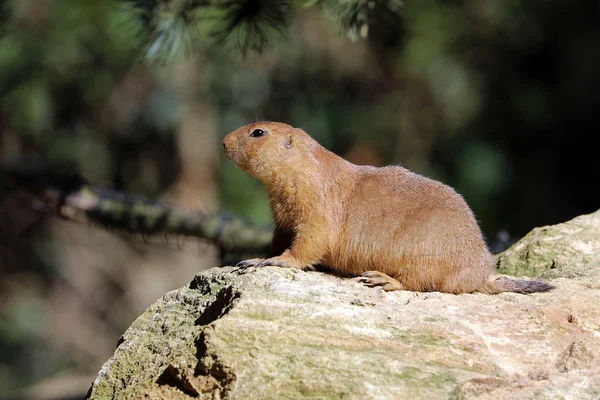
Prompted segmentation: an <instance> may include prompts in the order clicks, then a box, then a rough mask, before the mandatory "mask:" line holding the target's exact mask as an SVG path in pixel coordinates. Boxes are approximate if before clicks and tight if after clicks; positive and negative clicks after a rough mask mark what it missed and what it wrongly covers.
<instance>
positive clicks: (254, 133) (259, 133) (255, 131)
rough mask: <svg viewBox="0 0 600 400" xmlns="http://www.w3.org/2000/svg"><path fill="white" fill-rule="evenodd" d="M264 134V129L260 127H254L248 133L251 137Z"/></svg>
mask: <svg viewBox="0 0 600 400" xmlns="http://www.w3.org/2000/svg"><path fill="white" fill-rule="evenodd" d="M264 135H265V131H263V130H262V129H255V130H253V131H252V133H251V134H250V136H252V137H261V136H264Z"/></svg>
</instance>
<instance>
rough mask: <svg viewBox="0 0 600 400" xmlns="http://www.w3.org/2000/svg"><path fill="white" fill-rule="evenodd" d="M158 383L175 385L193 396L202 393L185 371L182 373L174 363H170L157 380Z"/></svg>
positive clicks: (195, 396)
mask: <svg viewBox="0 0 600 400" xmlns="http://www.w3.org/2000/svg"><path fill="white" fill-rule="evenodd" d="M156 384H157V385H158V386H163V385H167V386H171V387H174V388H176V389H179V390H181V391H182V392H183V393H185V394H187V395H188V396H190V397H193V398H197V397H198V396H199V395H200V393H198V391H197V390H196V389H195V388H194V386H192V384H191V383H190V381H189V380H188V378H187V377H186V376H185V373H182V372H181V371H180V370H179V369H178V368H176V367H174V366H173V365H168V366H167V368H165V370H164V371H163V373H162V374H161V375H160V376H159V377H158V379H157V380H156Z"/></svg>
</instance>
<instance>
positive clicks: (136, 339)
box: [89, 213, 600, 399]
mask: <svg viewBox="0 0 600 400" xmlns="http://www.w3.org/2000/svg"><path fill="white" fill-rule="evenodd" d="M599 259H600V213H596V214H591V215H588V216H581V217H578V218H576V219H574V220H572V221H569V222H567V223H565V224H560V225H556V226H551V227H543V228H537V229H535V230H534V231H532V232H531V233H530V234H529V235H528V236H526V237H525V238H523V240H522V241H520V242H519V243H517V244H516V245H515V246H513V247H512V248H511V249H509V250H507V251H506V252H505V253H503V254H502V255H500V256H499V257H498V264H499V268H500V271H502V272H503V273H510V274H513V275H518V276H521V275H530V276H531V275H535V276H541V277H543V278H549V279H551V282H552V283H553V284H555V285H556V286H557V288H556V289H555V290H553V291H552V292H549V293H537V294H532V295H520V294H514V293H503V294H499V295H485V294H464V295H450V294H442V293H413V292H405V291H401V292H390V293H386V292H383V291H382V290H381V289H379V288H367V287H364V286H363V285H361V284H360V283H358V282H357V281H355V280H352V279H343V278H339V277H336V276H332V275H329V274H325V273H320V272H302V271H298V270H288V269H280V268H275V267H266V268H261V269H255V268H250V269H246V270H244V269H239V268H232V267H228V268H215V269H211V270H208V271H205V272H203V273H201V274H198V275H197V276H196V277H195V278H194V280H193V281H192V282H191V283H190V284H189V285H188V286H186V287H183V288H181V289H179V290H176V291H173V292H170V293H168V294H167V295H165V296H164V297H163V298H162V299H160V300H159V301H157V302H156V303H155V304H154V305H152V306H151V307H150V308H148V310H147V311H146V312H145V313H144V314H143V315H141V316H140V317H139V318H138V319H137V320H136V321H135V322H134V323H133V324H132V326H131V327H130V328H129V329H128V330H127V332H125V334H124V335H123V337H122V338H121V340H120V342H119V345H118V347H117V349H116V351H115V354H114V356H113V357H112V358H111V359H110V360H108V361H107V362H106V364H105V365H104V366H103V367H102V369H101V371H100V372H99V374H98V377H97V379H96V380H95V382H94V384H93V386H92V388H91V389H90V392H89V397H90V398H93V399H111V398H118V399H139V398H151V399H188V398H198V399H292V398H293V399H302V398H306V399H405V398H426V399H463V398H464V399H471V398H477V399H499V398H503V399H508V398H510V399H533V398H536V399H537V398H571V399H597V398H598V397H599V396H600V262H599Z"/></svg>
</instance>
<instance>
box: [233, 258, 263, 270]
mask: <svg viewBox="0 0 600 400" xmlns="http://www.w3.org/2000/svg"><path fill="white" fill-rule="evenodd" d="M263 260H264V258H251V259H249V260H243V261H240V262H239V263H237V264H235V266H236V267H243V268H246V267H256V266H257V264H258V263H260V262H261V261H263Z"/></svg>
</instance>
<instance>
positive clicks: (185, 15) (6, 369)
mask: <svg viewBox="0 0 600 400" xmlns="http://www.w3.org/2000/svg"><path fill="white" fill-rule="evenodd" d="M204 3H205V2H202V1H196V2H193V1H192V2H190V1H179V2H164V1H158V0H156V1H144V0H139V1H118V0H106V1H79V0H61V1H51V0H12V1H8V0H4V1H1V2H0V30H1V32H2V35H1V36H0V93H1V97H0V134H1V135H2V136H1V141H0V156H1V158H2V160H9V159H11V158H16V157H21V156H24V155H30V154H43V155H44V156H46V157H48V158H49V159H50V160H51V161H52V162H54V163H57V164H67V165H70V166H71V168H73V169H74V170H77V171H79V172H80V173H81V174H82V175H83V176H85V177H86V178H87V179H88V180H90V181H91V182H94V183H102V184H108V185H110V186H113V187H116V188H118V189H122V190H124V191H128V192H141V193H144V194H146V195H150V196H159V195H161V194H162V193H164V192H165V191H166V190H167V189H169V188H170V187H171V185H172V184H173V183H174V182H175V181H176V180H177V179H178V178H179V177H180V176H181V174H182V171H185V170H186V168H188V167H189V165H188V167H186V164H185V162H184V161H183V160H182V159H181V152H182V151H183V150H185V146H181V145H180V140H181V139H180V135H181V133H180V131H181V129H182V124H183V122H184V121H186V118H189V117H190V114H189V110H192V111H191V112H192V114H194V113H199V111H197V108H194V105H195V104H196V105H197V103H201V104H202V105H203V107H204V109H206V110H208V111H206V112H203V113H202V114H197V115H196V116H197V118H198V119H200V120H201V121H204V122H206V123H207V124H208V126H210V127H212V128H207V129H208V133H207V132H204V131H203V133H202V134H201V132H200V131H199V132H198V135H197V141H196V142H195V143H196V144H195V146H199V147H206V149H205V150H206V152H207V154H209V153H212V154H219V156H218V157H217V160H218V163H217V166H216V168H215V172H214V174H213V175H214V179H215V180H216V182H217V186H218V198H219V202H220V206H221V208H223V209H227V210H230V211H234V212H236V213H239V214H241V215H246V216H249V217H252V218H254V219H256V220H259V221H267V220H269V218H270V217H269V210H268V203H267V199H266V195H265V193H264V190H263V189H262V188H261V186H260V185H259V183H258V182H256V181H255V180H254V179H252V178H250V177H248V176H246V175H245V174H243V173H242V172H241V171H240V170H239V169H236V168H235V167H234V166H233V165H232V164H231V163H229V162H227V161H226V160H224V158H223V157H222V156H221V155H220V150H221V148H220V145H219V141H220V139H221V138H222V137H223V136H225V135H226V134H227V133H228V132H230V131H232V130H234V129H236V128H237V127H239V126H240V125H243V124H246V123H249V122H252V121H255V120H261V119H269V120H281V121H285V122H287V123H290V124H292V125H295V126H299V127H302V128H304V129H305V130H307V131H308V132H309V133H310V134H311V135H313V136H314V137H315V138H316V139H317V140H319V141H320V142H321V143H322V144H323V145H324V146H325V147H327V148H329V149H331V150H332V151H334V152H336V153H338V154H340V155H342V156H346V157H348V158H350V159H351V160H353V161H355V162H359V163H363V162H364V163H374V164H380V165H381V164H391V163H401V164H404V165H405V166H407V167H409V168H411V169H413V170H415V171H417V172H420V173H423V174H426V175H428V176H431V177H434V178H437V179H440V180H442V181H444V182H446V183H448V184H450V185H452V186H453V187H455V188H456V189H457V190H458V191H459V192H460V193H461V194H463V195H464V196H465V198H466V199H467V201H468V202H469V204H471V206H472V207H473V209H474V211H475V213H476V215H477V217H478V219H479V220H480V221H481V225H482V228H483V230H484V232H485V234H486V236H487V237H488V238H489V239H490V241H491V242H493V241H494V240H495V238H496V234H497V233H498V232H499V231H501V230H507V231H508V232H509V233H510V234H512V235H514V236H517V237H518V236H520V235H523V234H524V233H526V232H527V231H528V230H530V229H531V228H532V227H534V226H538V225H543V224H550V223H557V222H561V221H563V220H566V219H568V218H571V217H573V216H575V215H577V214H581V213H585V212H590V211H593V210H595V209H597V208H598V207H599V205H600V202H599V201H598V190H597V189H596V187H595V186H597V185H596V182H598V178H600V177H599V175H600V173H599V171H600V158H598V157H597V155H596V154H595V153H596V151H595V148H596V147H597V145H598V141H599V139H598V135H597V133H596V131H597V129H596V128H593V127H594V126H597V123H598V116H597V110H598V108H599V107H600V74H598V73H597V71H598V70H600V52H598V49H599V48H600V24H599V22H600V21H599V19H600V10H599V5H598V2H596V1H594V2H592V1H582V2H577V3H573V2H563V1H544V0H528V1H525V0H502V1H497V0H463V1H457V2H450V1H444V0H423V1H408V2H406V3H405V2H399V1H391V0H390V1H388V0H371V1H366V2H365V1H351V0H347V1H342V0H340V1H312V2H290V1H265V2H260V1H254V2H241V3H240V4H241V5H240V6H239V7H237V8H234V9H227V8H226V6H227V5H231V2H226V1H225V2H216V3H218V4H216V6H215V2H213V3H214V4H213V7H212V9H211V10H208V8H207V6H206V5H205V4H204ZM209 3H210V2H209ZM190 4H191V5H195V6H197V7H196V8H193V7H192V8H187V9H186V8H185V7H189V6H190ZM148 5H150V8H147V7H148ZM168 5H171V6H173V7H181V8H169V7H167V6H168ZM245 6H248V7H250V6H252V7H254V8H252V7H250V8H249V9H246V8H244V7H245ZM263 6H264V8H261V7H263ZM165 7H166V8H165ZM281 7H287V8H281ZM144 10H145V11H144ZM232 10H233V11H232ZM265 13H266V14H265ZM331 17H333V18H331ZM236 18H237V19H236ZM252 18H256V19H252ZM336 20H337V22H336ZM240 24H241V25H240ZM280 32H281V33H283V34H280ZM340 32H341V33H343V34H345V36H344V35H339V33H340ZM347 37H349V39H348V38H347ZM157 43H158V44H157ZM231 44H233V45H234V46H231ZM267 45H269V46H270V47H265V46H267ZM157 46H158V47H157ZM179 47H181V48H183V49H184V50H185V51H184V52H183V53H188V56H189V57H191V59H192V61H185V59H182V58H180V57H178V56H177V55H176V52H175V51H174V50H176V49H177V48H179ZM240 49H246V50H248V52H246V54H245V57H244V54H243V53H244V52H243V51H239V50H240ZM253 51H254V52H253ZM256 51H261V52H256ZM171 53H172V54H171ZM144 57H149V58H150V59H156V60H159V61H161V62H162V63H161V64H160V65H155V64H153V63H147V62H144V61H143V60H144ZM165 60H170V62H168V63H164V61H165ZM181 65H187V68H188V69H187V70H186V71H188V72H185V73H183V72H182V70H181V68H180V67H181ZM190 70H191V71H192V72H191V73H190V72H189V71H190ZM186 74H187V75H186ZM190 93H191V94H190ZM209 122H210V123H209ZM205 134H206V136H203V135H205ZM210 137H213V138H216V139H215V140H214V141H211V140H209V138H210ZM207 159H208V157H207ZM207 159H198V160H196V161H194V162H193V163H192V164H194V163H195V164H197V165H199V166H200V167H199V168H201V169H206V170H209V171H212V169H211V168H212V166H211V164H210V163H209V162H208V161H207ZM374 195H376V194H374ZM38 253H40V254H41V255H40V259H43V260H45V261H44V266H43V267H41V270H42V271H43V273H42V276H43V278H42V279H41V280H39V281H38V285H39V286H41V287H43V286H44V284H45V282H48V281H49V279H50V278H49V277H51V276H52V275H53V272H52V271H55V270H56V268H59V267H60V266H57V265H53V260H52V256H51V255H50V256H47V255H45V254H46V253H48V252H43V251H39V252H38ZM50 253H52V252H50ZM0 272H2V273H4V274H8V272H7V271H6V270H1V269H0ZM11 272H14V271H11ZM36 272H39V271H36ZM24 287H28V286H26V285H25V286H24ZM40 290H41V289H40ZM13 292H14V291H13ZM19 292H20V293H22V295H23V297H22V298H21V299H14V298H12V300H11V304H14V305H16V306H15V307H8V306H6V307H3V308H2V309H1V310H0V313H1V314H2V315H1V318H0V321H1V322H0V354H1V355H0V365H1V364H4V366H2V367H0V387H2V388H3V389H0V394H2V390H9V389H10V388H12V387H15V386H23V385H28V384H30V383H32V382H34V381H35V380H37V379H39V378H41V377H43V376H48V375H50V374H51V373H52V372H54V371H56V370H60V369H63V368H65V367H66V366H75V367H79V368H83V367H82V365H81V363H79V364H78V363H77V362H76V361H74V360H73V359H72V358H69V356H67V355H63V356H60V355H57V353H56V352H53V351H52V350H51V349H49V345H48V343H47V342H45V341H44V337H43V335H42V334H41V331H42V330H41V329H40V328H39V326H37V325H36V323H41V322H40V321H42V320H43V316H42V314H43V311H41V310H43V306H44V305H43V304H40V302H39V301H36V300H32V299H35V296H28V295H27V292H26V291H19ZM36 321H37V322H36ZM40 359H43V360H45V361H44V362H39V360H40ZM99 366H100V365H87V368H88V370H89V371H95V370H97V369H98V368H99ZM89 371H88V372H89ZM5 388H6V389H5Z"/></svg>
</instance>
